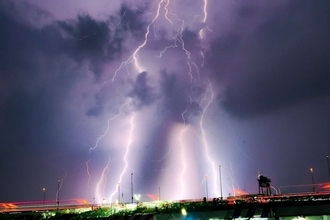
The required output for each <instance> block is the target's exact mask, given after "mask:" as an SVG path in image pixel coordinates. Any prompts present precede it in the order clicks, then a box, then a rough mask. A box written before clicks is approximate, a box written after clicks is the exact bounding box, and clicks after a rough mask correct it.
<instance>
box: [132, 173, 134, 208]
mask: <svg viewBox="0 0 330 220" xmlns="http://www.w3.org/2000/svg"><path fill="white" fill-rule="evenodd" d="M131 195H132V204H133V202H134V197H133V173H131Z"/></svg>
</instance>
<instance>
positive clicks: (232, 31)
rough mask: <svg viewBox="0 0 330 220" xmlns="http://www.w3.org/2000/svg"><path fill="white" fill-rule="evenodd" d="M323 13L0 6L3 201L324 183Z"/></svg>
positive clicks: (306, 5) (285, 7)
mask: <svg viewBox="0 0 330 220" xmlns="http://www.w3.org/2000/svg"><path fill="white" fill-rule="evenodd" d="M329 11H330V4H329V3H328V2H327V1H309V0H303V1H301V0H299V1H298V0H293V1H284V0H280V1H276V2H265V1H256V0H252V1H248V2H247V1H241V0H234V1H217V0H197V1H191V0H185V1H183V0H182V1H173V0H157V1H148V0H138V1H129V0H127V1H124V0H123V1H101V0H99V1H95V2H93V3H91V1H85V0H79V1H78V0H71V1H64V0H58V1H56V2H55V1H42V0H30V1H15V0H14V1H9V0H4V1H1V2H0V24H1V27H2V31H1V35H0V53H1V59H0V132H1V138H0V145H1V154H0V157H1V158H0V170H1V176H2V180H1V181H0V187H1V189H2V190H1V192H0V203H1V202H9V201H32V200H43V197H44V190H43V188H45V189H46V199H47V200H55V199H56V196H57V190H58V180H61V181H60V183H61V187H60V199H72V198H82V199H86V200H88V201H90V202H93V198H95V200H96V202H103V201H106V202H115V201H116V199H119V198H121V199H123V200H124V201H126V202H130V201H131V190H132V188H131V187H132V185H133V191H134V193H137V194H140V195H141V200H152V199H157V198H158V196H159V194H161V199H171V200H173V199H195V198H202V197H204V196H208V197H209V198H213V197H219V196H220V176H219V175H220V170H219V166H220V165H221V180H222V181H221V185H222V189H221V190H222V192H223V196H228V195H229V194H230V195H234V194H236V193H239V192H247V193H257V192H258V184H257V175H258V173H259V172H261V173H262V174H263V175H265V176H267V177H268V178H270V179H271V184H272V186H273V190H274V189H276V190H277V191H281V192H292V191H297V190H299V191H312V190H313V185H312V182H314V184H315V187H316V189H317V190H326V189H323V188H322V187H323V186H324V185H321V184H320V183H326V182H330V171H329V160H328V158H327V156H329V155H330V93H329V92H330V62H329V60H330V53H329V51H330V42H329V40H328V39H329V32H330V29H329V23H330V17H329V16H330V15H329V13H328V12H329ZM311 168H312V170H313V171H311ZM132 173H133V174H134V179H131V174H132ZM119 190H120V192H119Z"/></svg>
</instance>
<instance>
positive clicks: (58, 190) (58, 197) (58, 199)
mask: <svg viewBox="0 0 330 220" xmlns="http://www.w3.org/2000/svg"><path fill="white" fill-rule="evenodd" d="M60 182H61V180H60V179H58V180H57V209H59V207H60Z"/></svg>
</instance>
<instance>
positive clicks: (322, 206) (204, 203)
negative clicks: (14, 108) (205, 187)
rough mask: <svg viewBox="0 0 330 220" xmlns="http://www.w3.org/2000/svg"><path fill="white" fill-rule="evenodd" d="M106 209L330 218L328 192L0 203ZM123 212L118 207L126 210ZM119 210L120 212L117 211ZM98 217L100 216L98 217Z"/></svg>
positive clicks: (148, 218) (165, 218) (123, 218)
mask: <svg viewBox="0 0 330 220" xmlns="http://www.w3.org/2000/svg"><path fill="white" fill-rule="evenodd" d="M98 208H108V209H112V210H117V213H118V214H116V213H115V214H113V215H112V216H108V217H104V218H101V219H108V220H131V219H135V220H138V219H141V220H144V219H145V220H175V219H187V220H188V219H274V220H277V219H278V220H288V219H303V218H308V219H320V220H321V219H322V220H330V192H319V193H305V194H282V195H269V196H267V195H242V196H234V197H228V198H226V199H224V200H221V199H220V198H214V199H206V198H204V199H202V200H181V201H161V202H158V203H157V202H145V203H140V204H138V205H136V204H135V206H132V204H104V205H98V206H95V205H93V204H89V203H87V202H85V201H84V200H76V204H72V202H71V203H68V202H67V203H64V202H62V203H60V205H59V206H57V204H56V203H54V204H33V205H32V204H22V205H18V204H17V205H9V204H4V203H0V211H1V212H2V213H13V212H22V213H23V212H32V211H38V212H43V211H48V212H49V211H52V210H53V211H54V210H57V211H58V210H67V209H85V210H89V211H90V210H93V209H94V210H95V209H98ZM129 209H131V210H132V211H131V212H127V213H128V214H127V213H126V214H123V212H119V211H122V210H129ZM119 213H122V214H119ZM98 219H100V218H98Z"/></svg>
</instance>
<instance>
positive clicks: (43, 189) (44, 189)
mask: <svg viewBox="0 0 330 220" xmlns="http://www.w3.org/2000/svg"><path fill="white" fill-rule="evenodd" d="M42 191H43V192H44V205H45V200H46V188H45V187H44V188H42Z"/></svg>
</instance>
